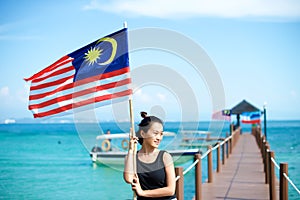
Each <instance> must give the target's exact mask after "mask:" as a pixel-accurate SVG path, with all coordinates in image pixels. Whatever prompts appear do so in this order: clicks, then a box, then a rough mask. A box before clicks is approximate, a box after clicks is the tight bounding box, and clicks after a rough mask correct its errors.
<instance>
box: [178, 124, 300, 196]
mask: <svg viewBox="0 0 300 200" xmlns="http://www.w3.org/2000/svg"><path fill="white" fill-rule="evenodd" d="M215 150H216V152H217V159H216V164H217V169H216V171H215V172H214V171H213V158H212V156H213V153H212V152H213V151H215ZM206 157H207V176H208V178H207V180H206V181H205V182H204V183H202V160H203V159H204V158H206ZM275 167H276V168H278V169H279V170H280V173H279V174H280V178H279V179H278V178H277V177H276V175H275ZM191 169H194V170H195V196H194V198H193V199H195V200H211V199H231V200H237V199H244V200H250V199H251V200H254V199H256V200H265V199H271V200H277V199H280V200H288V177H287V176H288V165H287V163H280V167H279V164H277V163H276V160H275V153H274V152H273V151H271V150H270V146H269V144H268V142H267V141H266V139H265V136H264V135H262V133H261V129H260V127H254V128H252V132H251V133H244V134H241V129H240V128H238V129H236V130H235V131H232V134H231V135H230V136H228V137H227V138H226V139H225V140H224V141H222V142H217V144H216V145H215V146H214V147H212V146H209V147H208V150H207V152H205V153H204V154H203V155H200V154H196V155H195V161H194V163H193V164H192V165H191V166H190V167H188V168H187V169H186V170H183V168H182V167H176V170H175V171H176V175H177V177H176V180H177V182H176V196H177V199H178V200H183V199H184V190H183V188H184V174H186V173H187V172H188V171H189V170H191ZM204 173H205V172H204ZM294 187H295V186H294ZM296 190H297V191H298V189H296ZM299 194H300V192H299Z"/></svg>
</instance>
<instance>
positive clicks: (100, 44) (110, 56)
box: [24, 28, 132, 118]
mask: <svg viewBox="0 0 300 200" xmlns="http://www.w3.org/2000/svg"><path fill="white" fill-rule="evenodd" d="M24 80H25V81H31V86H30V94H29V106H28V108H29V110H31V111H32V112H33V116H34V118H39V117H46V116H53V115H64V114H71V113H73V112H75V111H82V110H88V109H92V108H95V107H99V106H104V105H108V104H111V103H112V102H119V101H124V100H128V98H129V96H130V95H131V94H132V90H131V89H130V83H131V78H130V69H129V58H128V41H127V29H126V28H124V29H122V30H120V31H117V32H115V33H112V34H110V35H107V36H105V37H103V38H101V39H99V40H96V41H94V42H92V43H90V44H88V45H86V46H84V47H82V48H80V49H78V50H76V51H74V52H72V53H70V54H67V55H65V56H63V57H62V58H60V59H59V60H57V61H56V62H54V63H53V64H52V65H50V66H48V67H46V68H45V69H43V70H41V71H40V72H38V73H36V74H34V75H33V76H31V77H30V78H25V79H24Z"/></svg>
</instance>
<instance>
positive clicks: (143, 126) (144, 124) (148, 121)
mask: <svg viewBox="0 0 300 200" xmlns="http://www.w3.org/2000/svg"><path fill="white" fill-rule="evenodd" d="M140 114H141V117H142V118H143V119H142V121H141V122H140V123H139V124H138V126H139V130H138V132H137V133H136V136H137V137H138V138H139V140H138V142H139V143H140V145H142V144H143V141H144V140H143V137H142V135H141V131H143V132H144V133H147V132H148V130H149V129H150V127H151V126H152V124H153V123H154V122H157V123H160V124H161V125H163V121H162V120H161V119H159V118H158V117H155V116H147V113H146V112H144V111H142V112H141V113H140Z"/></svg>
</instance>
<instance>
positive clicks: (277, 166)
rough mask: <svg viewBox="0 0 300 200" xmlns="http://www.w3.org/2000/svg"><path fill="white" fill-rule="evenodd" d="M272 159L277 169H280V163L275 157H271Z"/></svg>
mask: <svg viewBox="0 0 300 200" xmlns="http://www.w3.org/2000/svg"><path fill="white" fill-rule="evenodd" d="M271 161H272V162H273V163H274V165H275V166H276V168H277V169H280V167H279V165H278V164H277V163H276V160H275V159H274V158H271Z"/></svg>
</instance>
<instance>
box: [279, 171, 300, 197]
mask: <svg viewBox="0 0 300 200" xmlns="http://www.w3.org/2000/svg"><path fill="white" fill-rule="evenodd" d="M283 176H284V177H285V178H286V179H287V180H288V182H289V183H290V184H291V185H292V186H293V188H294V189H295V190H296V191H297V192H298V194H300V191H299V189H298V188H297V187H296V185H295V184H294V183H293V181H292V180H291V179H290V178H289V177H288V175H286V173H283Z"/></svg>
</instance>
